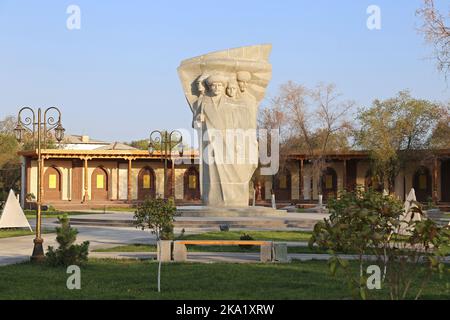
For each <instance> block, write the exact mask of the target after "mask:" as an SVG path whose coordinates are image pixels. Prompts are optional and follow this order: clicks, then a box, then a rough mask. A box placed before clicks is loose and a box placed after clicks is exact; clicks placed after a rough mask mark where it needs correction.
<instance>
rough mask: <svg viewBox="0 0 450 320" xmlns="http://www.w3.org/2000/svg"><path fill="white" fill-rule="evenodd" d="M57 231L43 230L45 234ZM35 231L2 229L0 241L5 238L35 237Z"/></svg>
mask: <svg viewBox="0 0 450 320" xmlns="http://www.w3.org/2000/svg"><path fill="white" fill-rule="evenodd" d="M53 232H55V230H42V233H43V234H48V233H53ZM35 234H36V232H35V231H30V230H29V229H1V230H0V239H4V238H14V237H23V236H31V235H35Z"/></svg>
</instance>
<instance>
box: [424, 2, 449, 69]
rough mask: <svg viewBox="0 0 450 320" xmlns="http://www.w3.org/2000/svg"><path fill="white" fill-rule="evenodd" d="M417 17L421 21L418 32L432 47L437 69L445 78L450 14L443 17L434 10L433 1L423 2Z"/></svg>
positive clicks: (447, 67)
mask: <svg viewBox="0 0 450 320" xmlns="http://www.w3.org/2000/svg"><path fill="white" fill-rule="evenodd" d="M417 15H418V16H420V17H421V18H422V20H423V24H422V26H421V28H420V29H419V31H420V33H422V34H423V35H424V37H425V40H426V41H427V42H429V43H431V44H432V45H433V46H434V57H435V59H436V61H437V66H438V69H439V70H440V71H442V72H443V73H444V75H445V76H446V77H447V75H448V72H449V71H450V26H449V21H448V20H449V18H450V12H448V13H447V15H444V14H442V13H441V12H439V10H438V9H437V8H436V6H435V1H434V0H423V6H422V8H420V9H419V10H417Z"/></svg>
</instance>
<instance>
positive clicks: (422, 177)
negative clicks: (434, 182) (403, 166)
mask: <svg viewBox="0 0 450 320" xmlns="http://www.w3.org/2000/svg"><path fill="white" fill-rule="evenodd" d="M419 189H420V190H427V176H426V175H425V174H421V175H420V176H419Z"/></svg>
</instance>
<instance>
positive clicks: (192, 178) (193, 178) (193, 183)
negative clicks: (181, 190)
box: [189, 174, 197, 189]
mask: <svg viewBox="0 0 450 320" xmlns="http://www.w3.org/2000/svg"><path fill="white" fill-rule="evenodd" d="M189 189H197V176H196V175H195V174H192V175H189Z"/></svg>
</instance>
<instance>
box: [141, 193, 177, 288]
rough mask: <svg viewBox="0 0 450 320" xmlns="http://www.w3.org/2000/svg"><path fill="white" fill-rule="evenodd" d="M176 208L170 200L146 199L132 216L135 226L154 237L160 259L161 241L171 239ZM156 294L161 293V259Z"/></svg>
mask: <svg viewBox="0 0 450 320" xmlns="http://www.w3.org/2000/svg"><path fill="white" fill-rule="evenodd" d="M176 211H177V209H176V207H175V203H174V200H173V199H172V198H170V199H168V200H165V199H161V198H156V199H147V200H145V201H144V202H143V203H142V204H141V205H140V206H139V207H138V208H137V210H136V212H135V214H134V220H135V225H136V227H138V228H141V229H142V230H145V229H149V230H151V231H152V232H153V233H154V234H155V235H156V241H157V243H158V248H159V249H158V250H159V253H158V255H159V257H161V242H160V241H161V240H169V239H170V237H173V221H174V217H175V216H176ZM158 292H161V259H159V264H158Z"/></svg>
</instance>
